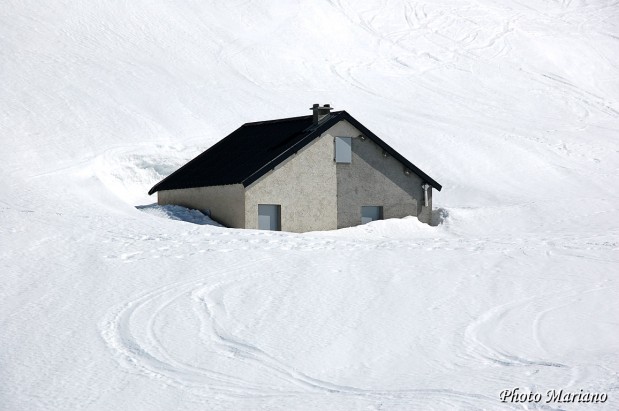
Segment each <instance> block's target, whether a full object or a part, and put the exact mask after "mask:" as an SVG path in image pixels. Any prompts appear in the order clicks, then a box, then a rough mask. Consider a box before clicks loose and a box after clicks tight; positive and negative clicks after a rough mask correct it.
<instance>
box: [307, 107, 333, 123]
mask: <svg viewBox="0 0 619 411" xmlns="http://www.w3.org/2000/svg"><path fill="white" fill-rule="evenodd" d="M310 110H312V114H313V118H312V120H313V123H314V124H318V123H320V122H321V121H322V120H323V119H324V118H325V117H328V116H329V112H330V111H331V110H333V108H332V107H331V105H330V104H325V105H324V106H322V107H320V104H313V105H312V108H310Z"/></svg>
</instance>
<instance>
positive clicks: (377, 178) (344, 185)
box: [328, 121, 432, 228]
mask: <svg viewBox="0 0 619 411" xmlns="http://www.w3.org/2000/svg"><path fill="white" fill-rule="evenodd" d="M328 134H329V135H331V140H333V137H343V136H346V137H353V139H352V161H351V163H350V164H337V167H336V168H337V170H336V176H337V210H338V211H337V227H338V228H342V227H350V226H354V225H358V224H360V223H361V206H382V207H383V218H385V219H387V218H401V217H405V216H409V215H412V216H418V218H419V219H420V220H421V221H423V222H429V216H430V212H429V210H431V208H432V203H431V202H430V203H429V207H423V204H424V198H423V189H422V187H421V185H422V184H423V182H422V180H421V178H420V177H419V176H417V175H416V174H413V173H411V174H409V175H406V174H405V173H404V166H403V165H402V164H401V163H400V162H399V161H397V160H396V159H394V158H393V157H391V156H389V155H388V156H387V157H384V156H383V149H382V148H380V147H379V146H378V145H376V144H375V143H374V142H372V141H371V140H370V139H369V138H366V139H365V140H362V139H360V138H358V136H359V135H360V134H361V133H360V132H359V131H358V130H357V129H356V128H354V127H353V126H352V125H350V124H349V123H348V122H345V121H342V122H340V123H338V124H337V125H335V126H333V127H332V128H331V129H329V130H328ZM422 208H423V210H422Z"/></svg>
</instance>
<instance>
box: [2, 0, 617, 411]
mask: <svg viewBox="0 0 619 411" xmlns="http://www.w3.org/2000/svg"><path fill="white" fill-rule="evenodd" d="M278 3H279V4H275V2H271V3H270V4H264V3H263V2H257V1H228V2H180V1H179V2H177V1H157V0H155V1H139V0H138V1H132V2H128V3H117V2H87V1H82V0H80V1H74V2H70V3H68V4H62V3H60V2H57V3H56V2H52V3H50V4H46V5H45V6H43V5H41V4H40V3H39V2H34V1H27V0H24V1H5V2H3V3H2V4H1V5H0V77H1V78H2V86H1V87H0V137H1V138H2V147H3V149H2V151H0V168H1V173H0V187H1V189H2V190H1V191H2V193H3V195H2V197H0V264H1V272H2V286H1V287H0V381H2V383H1V384H0V408H1V409H6V410H26V409H28V410H50V409H54V410H55V409H58V410H65V409H94V410H99V409H100V410H109V409H127V410H140V409H143V410H152V409H161V410H164V409H179V410H182V409H187V410H194V409H195V410H198V409H235V410H236V409H251V410H255V409H281V410H289V409H321V410H322V409H388V410H392V409H402V410H410V409H423V410H429V409H437V410H444V409H503V408H504V409H510V408H523V406H522V405H519V404H502V403H500V402H499V393H500V391H501V390H503V389H507V388H513V387H520V388H521V390H523V391H529V390H532V391H534V392H541V393H545V392H546V391H547V390H549V389H564V390H566V391H575V392H578V391H579V390H580V389H583V390H585V391H590V392H604V393H607V394H608V397H609V399H608V401H607V402H606V403H604V404H591V405H583V404H575V405H570V404H557V403H551V404H544V403H540V404H528V405H527V406H528V407H529V408H536V407H537V408H541V409H595V410H602V409H619V374H618V371H617V370H619V338H618V336H619V323H618V318H619V298H618V297H619V284H618V281H617V274H616V273H617V272H619V270H618V268H619V253H618V250H619V246H618V244H619V216H618V214H617V213H618V206H619V201H618V200H619V195H618V194H619V193H618V188H617V176H618V174H619V173H618V166H619V141H618V139H617V136H618V135H619V101H618V100H619V5H617V4H616V3H615V2H612V1H585V0H581V1H560V2H559V1H555V2H550V1H531V2H526V3H525V2H523V3H520V2H517V1H511V0H506V1H492V0H479V1H472V0H461V1H460V0H445V1H437V2H427V3H426V2H414V1H410V2H407V1H389V0H383V1H369V0H367V1H366V0H363V1H355V2H352V1H350V2H348V1H345V0H339V1H304V0H298V1H288V2H278ZM316 102H319V103H331V104H332V105H333V106H334V107H335V108H336V109H338V110H339V109H344V110H347V111H348V112H350V113H351V114H352V115H353V116H355V117H356V118H357V119H359V120H360V121H361V122H363V123H364V124H365V125H366V126H367V127H369V128H370V129H371V130H372V131H374V132H375V133H376V134H378V135H379V136H381V138H384V139H385V140H387V141H388V142H389V143H390V144H391V145H392V146H394V148H396V149H397V150H398V151H400V152H401V153H402V154H403V155H405V156H406V157H407V158H409V159H410V160H411V161H412V162H414V163H415V164H416V165H418V166H419V167H420V168H421V169H423V170H424V171H426V172H428V173H429V174H430V175H432V176H433V177H434V178H436V179H437V181H439V182H440V183H441V184H443V187H444V188H443V191H442V192H440V193H438V194H436V195H435V197H434V205H435V207H437V208H438V207H440V208H441V211H440V212H437V213H436V214H437V216H438V215H439V214H440V216H442V217H441V218H440V219H439V220H440V224H439V225H438V226H436V227H431V226H428V225H423V224H420V223H419V222H418V221H417V220H416V219H414V218H406V219H402V220H387V221H379V222H375V223H372V224H369V225H365V226H362V227H356V228H350V229H344V230H339V231H334V232H313V233H306V234H290V233H276V232H261V231H254V230H233V229H226V228H223V227H217V226H214V225H209V224H192V223H189V222H183V221H179V220H178V219H170V218H165V217H166V216H170V215H172V216H176V217H177V218H178V217H181V219H186V218H187V215H188V213H186V212H181V213H180V214H179V210H178V209H176V210H171V211H170V210H168V211H169V212H167V211H166V212H164V211H165V210H161V209H157V208H154V207H146V208H144V207H142V206H146V205H148V204H152V203H153V202H154V201H155V199H154V197H149V196H148V195H147V194H146V193H147V191H148V189H149V188H150V187H151V186H152V185H153V184H154V183H155V182H157V181H158V180H159V179H161V178H162V177H164V176H165V175H167V174H169V173H170V172H172V171H173V170H174V169H176V168H177V167H178V166H180V165H182V164H183V163H184V162H185V161H187V160H188V159H190V158H192V157H193V156H195V155H196V154H198V153H199V152H200V151H202V150H204V149H205V148H207V147H208V146H210V145H211V144H213V143H215V142H216V141H217V140H219V139H220V138H222V137H224V136H225V135H227V134H228V133H229V132H231V131H232V130H234V129H235V128H236V127H238V126H239V125H240V124H242V123H244V122H248V121H258V120H265V119H271V118H279V117H288V116H297V115H304V114H309V111H308V110H307V109H308V108H309V107H310V105H311V104H312V103H316ZM136 206H137V207H140V208H139V209H138V208H136ZM145 210H146V211H147V212H144V211H145ZM194 217H195V215H194ZM200 221H201V222H206V221H204V220H200Z"/></svg>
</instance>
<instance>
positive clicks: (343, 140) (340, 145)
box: [335, 137, 352, 164]
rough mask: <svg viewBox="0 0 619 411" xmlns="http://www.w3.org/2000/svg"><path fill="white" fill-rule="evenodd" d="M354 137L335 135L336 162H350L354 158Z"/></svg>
mask: <svg viewBox="0 0 619 411" xmlns="http://www.w3.org/2000/svg"><path fill="white" fill-rule="evenodd" d="M351 144H352V137H335V162H336V163H348V164H350V162H351V160H352V149H351V147H352V146H351Z"/></svg>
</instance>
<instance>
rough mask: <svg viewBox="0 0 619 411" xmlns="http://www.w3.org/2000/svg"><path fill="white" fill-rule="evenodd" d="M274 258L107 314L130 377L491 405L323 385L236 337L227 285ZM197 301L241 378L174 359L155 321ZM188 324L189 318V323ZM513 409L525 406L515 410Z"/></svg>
mask: <svg viewBox="0 0 619 411" xmlns="http://www.w3.org/2000/svg"><path fill="white" fill-rule="evenodd" d="M270 260H273V258H265V259H262V260H257V261H253V262H251V263H249V264H247V263H245V264H234V265H232V266H230V267H228V268H226V269H224V270H219V271H216V272H211V273H209V275H208V277H209V278H213V277H221V276H224V275H225V274H230V273H234V274H235V276H234V279H233V280H227V281H215V282H213V283H211V284H207V281H206V280H205V279H204V278H197V277H196V278H194V279H191V280H188V281H182V282H174V283H170V284H168V285H166V286H163V287H157V288H155V289H153V290H150V291H148V292H146V293H144V294H142V295H140V296H138V297H137V298H135V299H132V300H130V301H127V302H125V303H123V304H120V305H118V306H116V307H114V308H113V309H111V310H110V311H109V312H108V315H107V316H106V317H105V318H104V319H102V321H101V322H100V329H101V335H102V337H103V339H104V340H105V341H106V343H107V345H108V347H109V349H110V350H111V351H112V352H114V354H115V357H116V358H117V359H118V361H119V363H120V364H121V365H123V367H125V369H127V370H128V371H130V372H138V373H140V374H142V375H144V376H146V377H147V378H150V379H154V380H161V381H164V382H166V383H167V384H170V385H172V386H176V387H179V388H181V389H183V390H184V391H186V392H189V393H191V394H193V395H195V396H197V397H203V398H205V399H206V398H212V396H213V395H219V396H224V397H231V398H235V397H244V398H247V397H299V396H305V397H310V398H311V397H312V396H317V395H318V396H320V395H341V396H354V397H357V398H365V399H367V400H368V401H372V402H376V401H377V400H385V401H391V402H393V403H396V404H397V403H399V404H407V403H411V404H412V403H414V404H416V405H419V404H426V405H427V406H431V407H435V406H436V405H437V404H444V405H446V406H447V405H448V406H456V405H457V406H458V407H474V408H478V407H480V406H482V407H483V406H484V404H485V405H486V406H492V405H493V404H496V399H495V398H493V397H491V396H486V395H481V394H476V393H464V392H458V391H455V390H451V389H404V390H370V389H362V388H357V387H353V386H345V385H340V384H336V383H333V382H329V381H323V380H320V379H316V378H313V377H311V376H309V375H306V374H304V373H303V372H302V371H300V370H297V369H295V368H293V367H291V366H289V365H287V364H285V363H283V362H282V361H280V360H278V359H277V358H276V355H273V354H269V353H267V352H265V351H264V350H262V349H261V348H259V347H257V346H255V345H253V344H251V343H250V342H247V341H243V340H240V339H238V338H236V337H234V336H233V335H230V334H229V333H228V332H227V331H226V330H225V326H224V325H223V324H220V322H219V321H218V315H217V314H218V311H221V310H222V309H221V308H217V307H222V306H223V296H224V294H225V290H226V288H227V287H230V286H232V284H239V283H242V282H244V281H247V280H250V279H252V278H253V277H254V276H255V275H254V274H251V273H252V272H253V270H252V267H253V266H255V265H256V264H259V263H261V262H267V261H270ZM187 301H190V302H191V305H192V307H193V313H194V315H195V316H196V317H197V318H198V320H199V321H200V323H201V327H200V332H199V339H200V343H201V344H202V345H203V347H204V349H205V350H208V351H209V352H211V351H212V350H215V352H214V353H213V354H209V355H213V356H215V357H222V358H225V359H228V360H229V359H230V358H232V359H233V360H234V361H235V362H236V363H238V364H236V366H234V367H232V368H231V369H234V370H237V373H236V374H235V373H232V372H221V371H218V370H212V369H208V368H204V367H199V366H195V365H192V364H189V363H187V362H185V361H183V360H182V359H179V358H175V357H174V355H173V354H171V353H170V352H169V351H168V350H167V349H166V346H165V344H163V343H162V342H161V340H160V339H159V338H158V332H157V330H156V327H155V324H156V322H157V319H158V317H159V316H160V315H161V314H162V313H163V312H164V311H166V310H169V309H170V308H173V307H174V306H176V305H179V304H180V303H183V302H187ZM185 321H186V320H185ZM247 365H249V366H250V367H252V368H258V369H261V370H266V372H267V373H268V374H269V375H271V376H273V377H275V378H276V379H277V380H279V381H280V384H279V385H273V384H265V383H259V382H255V381H251V380H248V379H246V378H243V375H241V374H240V373H239V370H243V369H244V367H245V366H247ZM507 408H510V409H517V408H518V407H516V406H513V405H508V406H507Z"/></svg>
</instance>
